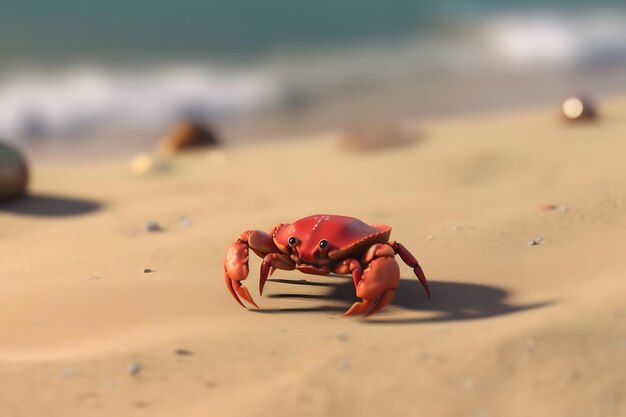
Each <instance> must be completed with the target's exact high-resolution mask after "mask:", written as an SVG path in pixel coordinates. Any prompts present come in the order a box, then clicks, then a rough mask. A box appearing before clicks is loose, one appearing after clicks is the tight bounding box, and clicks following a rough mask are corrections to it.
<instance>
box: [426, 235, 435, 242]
mask: <svg viewBox="0 0 626 417" xmlns="http://www.w3.org/2000/svg"><path fill="white" fill-rule="evenodd" d="M435 239H437V236H435V235H428V236H426V240H429V241H430V240H435Z"/></svg>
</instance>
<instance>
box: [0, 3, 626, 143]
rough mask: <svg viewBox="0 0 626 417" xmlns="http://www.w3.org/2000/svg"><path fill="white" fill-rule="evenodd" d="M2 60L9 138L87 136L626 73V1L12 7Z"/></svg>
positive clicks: (7, 9)
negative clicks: (311, 105) (445, 82)
mask: <svg viewBox="0 0 626 417" xmlns="http://www.w3.org/2000/svg"><path fill="white" fill-rule="evenodd" d="M0 56H1V57H2V60H0V136H1V137H4V138H9V139H13V138H15V139H18V140H19V139H20V138H22V137H31V136H42V135H43V136H45V135H73V134H76V135H81V134H84V133H85V132H89V131H91V130H93V129H97V128H98V127H100V126H112V125H115V126H122V127H123V126H128V127H133V128H144V127H148V126H151V127H154V126H157V125H167V124H169V123H171V122H172V121H173V120H176V119H178V118H181V117H194V118H201V119H210V120H218V121H219V120H228V119H233V118H238V117H245V116H248V115H250V114H256V113H258V112H260V111H263V110H265V109H267V108H272V107H276V106H281V105H290V104H289V103H293V102H294V97H295V101H296V102H297V101H299V100H300V99H301V97H303V96H304V97H308V96H314V95H321V94H323V93H324V92H333V91H341V90H342V89H349V88H351V87H352V86H354V85H360V86H362V85H368V84H375V83H377V82H381V81H388V80H393V79H406V78H412V79H422V80H424V82H427V80H429V79H431V78H432V77H457V76H461V75H463V74H468V73H485V74H494V73H521V72H528V73H536V72H541V71H544V70H549V71H569V70H572V69H575V70H585V69H588V68H596V67H610V66H613V67H622V66H623V67H625V68H626V65H625V64H626V3H625V2H624V1H623V0H620V1H617V0H615V1H608V0H604V1H601V0H596V1H593V2H591V1H586V2H584V1H571V0H570V1H566V0H551V1H539V0H531V1H521V0H515V1H513V0H508V1H487V0H480V1H479V0H460V1H454V2H443V1H437V0H422V1H415V0H397V1H393V2H382V1H379V0H343V1H328V0H320V1H316V2H298V1H293V0H275V1H272V2H260V1H254V0H248V1H245V0H219V1H218V0H210V1H199V0H194V1H190V0H187V1H182V2H166V1H163V0H153V1H150V2H148V1H134V2H128V1H122V0H109V1H107V2H79V1H69V0H57V1H54V2H53V1H50V0H43V1H42V0H40V1H37V2H35V1H32V0H25V1H21V2H12V3H10V4H3V6H2V10H1V13H0ZM285 103H287V104H285Z"/></svg>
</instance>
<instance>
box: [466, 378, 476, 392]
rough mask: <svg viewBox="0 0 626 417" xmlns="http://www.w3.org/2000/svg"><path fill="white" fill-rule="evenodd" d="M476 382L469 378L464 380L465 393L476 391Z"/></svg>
mask: <svg viewBox="0 0 626 417" xmlns="http://www.w3.org/2000/svg"><path fill="white" fill-rule="evenodd" d="M474 385H475V384H474V380H473V379H472V378H470V377H467V378H465V379H464V380H463V389H464V390H465V391H471V390H473V389H474Z"/></svg>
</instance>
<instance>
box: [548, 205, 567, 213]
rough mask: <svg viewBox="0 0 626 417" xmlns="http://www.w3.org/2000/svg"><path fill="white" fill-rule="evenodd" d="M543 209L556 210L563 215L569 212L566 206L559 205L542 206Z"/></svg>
mask: <svg viewBox="0 0 626 417" xmlns="http://www.w3.org/2000/svg"><path fill="white" fill-rule="evenodd" d="M541 209H542V210H550V211H553V210H556V211H559V212H561V213H565V212H566V211H568V210H569V209H568V208H567V207H565V206H559V205H556V204H544V205H543V206H541Z"/></svg>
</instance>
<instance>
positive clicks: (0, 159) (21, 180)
mask: <svg viewBox="0 0 626 417" xmlns="http://www.w3.org/2000/svg"><path fill="white" fill-rule="evenodd" d="M27 185H28V166H27V164H26V160H25V159H24V157H23V156H22V155H21V154H20V153H19V152H18V151H17V150H16V149H15V148H13V147H12V146H9V145H7V144H4V143H2V142H0V200H4V199H9V198H14V197H18V196H20V195H22V194H24V193H25V192H26V187H27Z"/></svg>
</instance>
